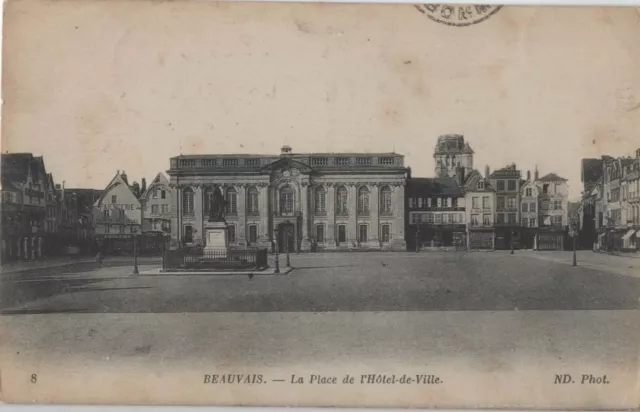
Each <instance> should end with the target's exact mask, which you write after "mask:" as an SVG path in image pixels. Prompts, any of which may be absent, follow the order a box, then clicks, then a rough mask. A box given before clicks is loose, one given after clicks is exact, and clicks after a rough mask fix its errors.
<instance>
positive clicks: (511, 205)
mask: <svg viewBox="0 0 640 412" xmlns="http://www.w3.org/2000/svg"><path fill="white" fill-rule="evenodd" d="M507 207H508V208H509V209H515V208H516V198H515V197H509V198H507Z"/></svg>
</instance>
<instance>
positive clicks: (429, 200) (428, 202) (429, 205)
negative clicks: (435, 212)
mask: <svg viewBox="0 0 640 412" xmlns="http://www.w3.org/2000/svg"><path fill="white" fill-rule="evenodd" d="M431 204H432V203H431V198H430V197H428V198H427V207H431Z"/></svg>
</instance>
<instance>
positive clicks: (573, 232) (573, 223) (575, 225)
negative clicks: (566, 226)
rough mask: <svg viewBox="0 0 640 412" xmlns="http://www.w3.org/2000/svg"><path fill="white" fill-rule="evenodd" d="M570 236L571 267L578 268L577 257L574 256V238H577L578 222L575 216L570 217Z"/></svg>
mask: <svg viewBox="0 0 640 412" xmlns="http://www.w3.org/2000/svg"><path fill="white" fill-rule="evenodd" d="M571 236H572V237H573V263H572V266H578V257H577V256H576V237H578V222H577V219H576V216H572V217H571Z"/></svg>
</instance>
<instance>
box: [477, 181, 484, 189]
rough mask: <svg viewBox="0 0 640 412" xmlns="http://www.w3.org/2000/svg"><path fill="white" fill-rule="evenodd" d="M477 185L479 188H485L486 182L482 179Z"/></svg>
mask: <svg viewBox="0 0 640 412" xmlns="http://www.w3.org/2000/svg"><path fill="white" fill-rule="evenodd" d="M476 187H477V188H478V189H484V182H483V181H482V180H481V181H479V182H478V184H477V185H476Z"/></svg>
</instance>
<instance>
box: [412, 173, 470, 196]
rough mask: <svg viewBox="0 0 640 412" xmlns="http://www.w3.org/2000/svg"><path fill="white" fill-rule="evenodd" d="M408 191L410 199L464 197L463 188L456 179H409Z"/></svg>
mask: <svg viewBox="0 0 640 412" xmlns="http://www.w3.org/2000/svg"><path fill="white" fill-rule="evenodd" d="M407 191H408V193H409V196H410V197H417V196H423V197H429V196H462V195H463V191H462V187H460V186H459V185H458V182H457V181H456V178H455V177H433V178H431V177H416V178H411V179H409V181H408V183H407Z"/></svg>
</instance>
